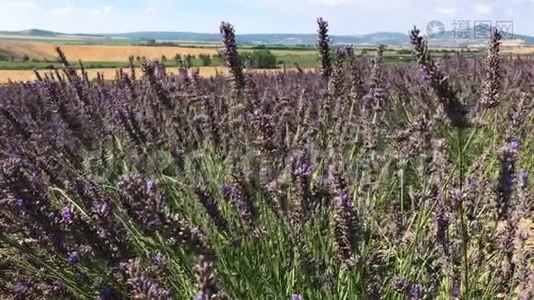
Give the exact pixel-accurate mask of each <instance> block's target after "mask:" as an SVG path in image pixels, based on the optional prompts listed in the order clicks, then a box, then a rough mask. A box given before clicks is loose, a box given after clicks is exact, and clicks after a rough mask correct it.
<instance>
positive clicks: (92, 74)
mask: <svg viewBox="0 0 534 300" xmlns="http://www.w3.org/2000/svg"><path fill="white" fill-rule="evenodd" d="M198 69H199V74H200V76H202V77H210V76H215V75H216V74H217V73H220V74H227V73H228V72H227V69H226V68H225V67H199V68H198ZM287 70H288V71H295V69H294V68H288V69H287ZM304 70H305V71H311V70H313V68H304ZM117 71H118V69H113V68H106V69H89V70H87V74H88V76H89V78H90V79H94V78H96V75H97V73H98V72H100V73H102V74H104V79H114V78H115V76H116V74H117ZM167 71H168V72H169V74H171V73H176V69H173V68H168V69H167ZM281 71H282V69H272V70H254V72H269V73H270V72H281ZM39 72H40V73H41V75H44V73H45V72H46V71H45V70H40V71H39ZM123 72H125V73H130V70H129V69H123ZM136 73H137V74H141V73H142V71H141V69H140V68H137V69H136ZM34 79H35V73H34V72H33V71H32V70H0V84H3V83H8V82H9V81H10V80H11V81H13V82H17V81H28V80H34Z"/></svg>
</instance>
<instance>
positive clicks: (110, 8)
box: [102, 5, 113, 15]
mask: <svg viewBox="0 0 534 300" xmlns="http://www.w3.org/2000/svg"><path fill="white" fill-rule="evenodd" d="M112 12H113V6H111V5H106V6H104V9H103V10H102V13H103V14H104V15H110V14H111V13H112Z"/></svg>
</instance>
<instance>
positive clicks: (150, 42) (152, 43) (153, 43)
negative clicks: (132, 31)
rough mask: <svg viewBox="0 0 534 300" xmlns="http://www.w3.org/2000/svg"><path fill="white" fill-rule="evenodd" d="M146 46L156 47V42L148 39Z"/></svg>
mask: <svg viewBox="0 0 534 300" xmlns="http://www.w3.org/2000/svg"><path fill="white" fill-rule="evenodd" d="M146 43H147V45H156V40H155V39H148V40H147V41H146Z"/></svg>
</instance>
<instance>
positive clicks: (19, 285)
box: [13, 282, 28, 294]
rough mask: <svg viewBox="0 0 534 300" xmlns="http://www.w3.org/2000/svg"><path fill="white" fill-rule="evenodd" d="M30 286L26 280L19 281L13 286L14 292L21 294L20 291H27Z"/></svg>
mask: <svg viewBox="0 0 534 300" xmlns="http://www.w3.org/2000/svg"><path fill="white" fill-rule="evenodd" d="M27 288H28V286H27V285H26V284H25V283H24V282H18V283H17V284H16V285H15V286H14V287H13V292H14V293H15V294H20V293H24V292H25V291H26V289H27Z"/></svg>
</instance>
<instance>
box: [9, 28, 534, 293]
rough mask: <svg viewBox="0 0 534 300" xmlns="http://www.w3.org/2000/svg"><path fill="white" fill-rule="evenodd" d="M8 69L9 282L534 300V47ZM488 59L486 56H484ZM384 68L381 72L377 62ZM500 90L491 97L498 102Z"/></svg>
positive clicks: (226, 32)
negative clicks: (251, 63)
mask: <svg viewBox="0 0 534 300" xmlns="http://www.w3.org/2000/svg"><path fill="white" fill-rule="evenodd" d="M318 25H319V30H318V35H319V36H318V51H319V53H320V57H321V62H320V65H321V67H320V68H318V69H317V71H310V72H304V71H303V70H299V71H298V72H291V71H285V72H280V73H276V74H267V73H250V72H246V71H244V70H243V68H242V66H241V65H240V62H239V61H238V59H237V57H238V56H237V51H238V47H237V44H236V42H235V32H234V28H233V26H232V25H230V24H228V23H222V25H221V28H220V29H221V34H222V39H223V42H224V45H225V52H224V57H225V58H226V59H227V61H228V66H229V68H230V70H231V72H230V77H229V78H226V77H225V76H223V75H217V76H215V77H211V78H200V77H199V76H198V74H196V73H195V71H194V70H191V69H187V67H182V68H181V69H180V70H179V72H178V73H177V75H172V74H170V73H168V72H167V70H165V68H164V67H163V65H162V64H160V63H159V62H157V61H146V62H145V63H144V68H143V71H144V76H143V75H142V74H131V73H130V74H129V73H127V72H126V71H125V72H123V71H119V72H117V75H116V77H115V78H103V76H98V78H97V79H96V80H92V81H90V80H89V79H88V78H87V74H86V73H85V71H83V70H82V71H79V70H75V69H73V68H72V66H71V65H70V64H69V63H68V61H67V58H66V57H65V56H64V54H63V52H62V51H61V50H60V49H58V54H59V58H60V60H61V61H62V62H63V64H64V69H63V70H61V71H60V70H55V71H53V72H47V73H43V74H39V73H37V79H36V80H35V81H33V82H20V83H11V84H9V85H5V86H2V87H0V114H1V115H2V118H0V133H1V134H0V160H1V168H0V266H1V273H0V297H2V298H3V299H103V300H110V299H199V300H200V299H203V300H208V299H435V298H439V299H455V298H459V299H495V298H506V299H507V298H513V299H532V298H533V297H534V267H533V266H534V221H533V220H534V201H533V200H534V199H533V198H532V195H533V193H532V189H531V187H530V186H531V183H530V178H531V177H532V176H530V174H532V172H533V170H534V168H533V167H534V144H533V140H532V136H534V122H533V118H534V114H533V111H534V107H533V105H534V104H533V101H532V98H533V95H534V91H533V90H532V86H531V82H533V81H534V67H533V66H534V64H533V62H534V58H532V57H521V58H510V57H502V56H499V47H500V43H499V39H500V35H499V34H498V33H497V32H494V33H493V34H492V36H491V40H490V41H489V51H488V58H487V59H485V60H479V59H474V58H465V57H463V56H461V55H457V56H454V57H452V58H448V59H442V60H435V59H433V58H432V57H431V55H430V52H429V51H428V46H427V44H426V41H425V40H424V38H423V37H422V36H420V34H419V31H418V30H417V29H414V30H413V31H412V32H411V41H412V44H413V47H414V59H415V63H410V64H387V63H385V61H384V60H383V58H382V56H383V51H384V48H383V47H382V46H380V47H379V48H378V49H377V54H376V57H375V58H373V59H372V60H368V59H365V58H360V57H355V56H354V52H353V51H352V49H351V48H341V49H336V48H335V47H333V46H332V45H331V44H329V39H328V24H327V22H326V21H325V20H323V19H318ZM480 70H485V72H480ZM367 74H371V76H366V75H367ZM497 105H498V107H497Z"/></svg>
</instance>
